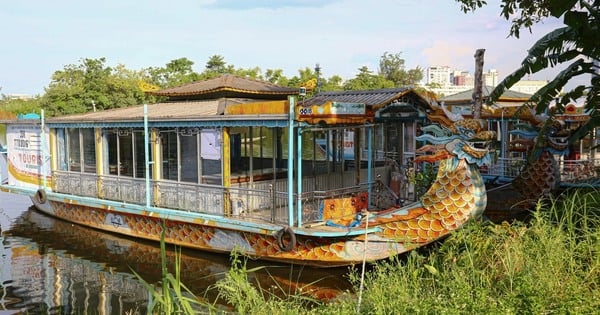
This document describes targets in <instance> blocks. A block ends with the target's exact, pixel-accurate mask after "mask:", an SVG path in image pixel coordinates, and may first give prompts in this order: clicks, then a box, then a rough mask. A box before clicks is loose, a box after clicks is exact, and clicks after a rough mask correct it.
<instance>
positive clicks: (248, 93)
mask: <svg viewBox="0 0 600 315" xmlns="http://www.w3.org/2000/svg"><path fill="white" fill-rule="evenodd" d="M146 93H147V94H150V95H155V96H166V97H168V98H169V99H171V100H182V99H196V100H199V99H217V98H243V97H246V98H261V99H271V100H284V99H287V97H288V96H289V95H297V94H298V89H297V88H290V87H285V86H280V85H276V84H273V83H270V82H265V81H260V80H255V79H251V78H246V77H240V76H236V75H232V74H224V75H221V76H219V77H216V78H212V79H208V80H201V81H195V82H191V83H188V84H184V85H181V86H176V87H172V88H167V89H162V90H157V91H147V92H146Z"/></svg>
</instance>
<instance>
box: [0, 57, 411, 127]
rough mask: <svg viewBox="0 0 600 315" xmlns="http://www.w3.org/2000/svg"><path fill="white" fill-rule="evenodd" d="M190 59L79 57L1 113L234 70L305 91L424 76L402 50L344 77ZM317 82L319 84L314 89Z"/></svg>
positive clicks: (84, 105)
mask: <svg viewBox="0 0 600 315" xmlns="http://www.w3.org/2000/svg"><path fill="white" fill-rule="evenodd" d="M193 66H194V62H193V61H192V60H190V59H188V58H185V57H184V58H179V59H174V60H171V61H170V62H169V63H167V64H166V65H165V66H164V67H148V68H144V69H141V70H131V69H128V68H127V67H126V66H125V65H122V64H119V65H116V66H114V67H111V66H108V65H107V60H106V58H104V57H103V58H97V59H90V58H83V59H81V60H79V62H78V63H76V64H69V65H66V66H65V67H64V68H63V69H62V70H57V71H55V72H54V73H53V74H52V77H51V81H50V83H49V84H48V86H47V87H46V88H45V89H44V93H43V94H42V95H38V96H36V97H34V98H32V99H27V100H23V99H10V98H9V97H8V96H6V95H2V98H1V99H0V111H6V112H11V113H15V114H25V113H30V112H37V113H40V110H41V109H44V111H45V114H46V115H47V116H59V115H66V114H75V113H85V112H89V111H94V110H104V109H112V108H120V107H128V106H133V105H139V104H143V103H154V102H157V101H160V100H161V99H160V98H157V97H155V96H152V95H148V94H146V93H145V92H144V90H148V89H164V88H169V87H174V86H179V85H182V84H186V83H190V82H194V81H199V80H206V79H211V78H214V77H217V76H220V75H223V74H233V75H237V76H242V77H248V78H252V79H257V80H263V81H268V82H271V83H274V84H277V85H281V86H287V87H301V86H304V87H306V88H307V91H308V93H307V94H309V96H310V95H312V94H314V93H315V92H316V91H317V88H318V89H319V90H320V91H336V90H363V89H380V88H392V87H402V86H407V85H413V84H416V83H418V82H419V81H420V80H421V79H422V78H423V70H422V69H421V68H420V67H416V68H414V69H406V67H405V60H404V59H403V58H402V57H401V53H388V52H385V53H384V54H383V55H382V56H381V58H380V60H379V69H378V72H377V73H374V72H373V71H371V70H370V69H369V68H368V67H366V66H363V67H361V68H359V69H358V74H357V75H356V76H355V77H354V78H352V79H349V80H346V81H344V79H342V78H341V77H340V76H339V75H333V76H331V77H329V78H324V77H320V73H319V72H320V71H319V70H320V69H319V68H318V65H317V67H315V68H310V67H305V68H304V69H299V70H298V75H295V76H293V77H290V78H288V77H286V76H285V75H283V70H281V69H267V70H266V71H262V70H261V69H260V68H259V67H254V68H247V69H246V68H238V67H235V66H234V65H232V64H228V63H227V62H226V61H225V59H224V57H223V56H221V55H213V56H211V57H210V58H209V59H208V61H207V62H206V64H205V66H204V70H203V71H202V72H196V71H194V69H193ZM317 82H318V85H319V86H318V87H317Z"/></svg>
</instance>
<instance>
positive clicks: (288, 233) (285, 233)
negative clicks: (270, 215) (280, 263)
mask: <svg viewBox="0 0 600 315" xmlns="http://www.w3.org/2000/svg"><path fill="white" fill-rule="evenodd" d="M275 238H277V245H279V249H280V250H282V251H284V252H289V251H291V250H292V249H293V248H294V247H295V246H296V234H295V233H294V230H292V228H291V227H289V226H286V227H284V228H283V229H281V230H279V231H277V234H275ZM284 238H286V239H288V243H287V245H285V244H284Z"/></svg>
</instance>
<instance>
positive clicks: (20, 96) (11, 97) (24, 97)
mask: <svg viewBox="0 0 600 315" xmlns="http://www.w3.org/2000/svg"><path fill="white" fill-rule="evenodd" d="M6 98H7V99H9V100H30V99H32V98H33V96H31V95H29V94H14V93H13V94H7V95H6Z"/></svg>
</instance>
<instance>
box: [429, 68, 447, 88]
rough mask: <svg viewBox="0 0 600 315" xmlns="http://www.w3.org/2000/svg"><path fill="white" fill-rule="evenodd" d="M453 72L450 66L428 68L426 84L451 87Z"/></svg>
mask: <svg viewBox="0 0 600 315" xmlns="http://www.w3.org/2000/svg"><path fill="white" fill-rule="evenodd" d="M451 73H452V70H451V69H450V67H448V66H434V67H428V68H427V78H426V79H427V81H426V82H425V84H439V85H441V86H447V85H450V83H451V81H450V74H451Z"/></svg>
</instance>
